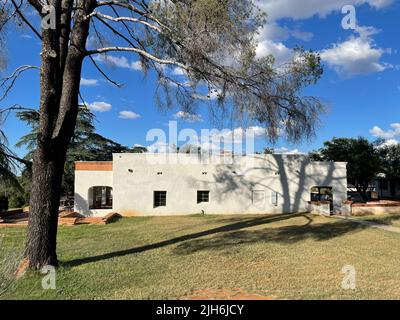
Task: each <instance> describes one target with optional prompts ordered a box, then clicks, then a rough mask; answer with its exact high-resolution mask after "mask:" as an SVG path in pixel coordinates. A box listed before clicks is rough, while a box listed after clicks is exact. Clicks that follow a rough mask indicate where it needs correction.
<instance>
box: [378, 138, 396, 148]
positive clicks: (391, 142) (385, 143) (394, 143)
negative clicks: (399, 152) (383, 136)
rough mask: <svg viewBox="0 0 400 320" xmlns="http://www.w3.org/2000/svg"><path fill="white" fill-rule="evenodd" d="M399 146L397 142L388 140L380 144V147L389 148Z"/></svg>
mask: <svg viewBox="0 0 400 320" xmlns="http://www.w3.org/2000/svg"><path fill="white" fill-rule="evenodd" d="M398 144H399V141H398V140H396V139H389V140H386V141H385V142H384V143H382V144H381V147H390V146H396V145H398Z"/></svg>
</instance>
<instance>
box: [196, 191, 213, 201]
mask: <svg viewBox="0 0 400 320" xmlns="http://www.w3.org/2000/svg"><path fill="white" fill-rule="evenodd" d="M202 202H210V191H197V203H202Z"/></svg>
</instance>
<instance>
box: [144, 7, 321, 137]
mask: <svg viewBox="0 0 400 320" xmlns="http://www.w3.org/2000/svg"><path fill="white" fill-rule="evenodd" d="M150 8H151V12H152V14H153V15H154V16H155V17H156V18H157V20H158V21H160V22H161V25H163V26H165V27H164V30H163V32H162V33H161V34H160V33H159V32H151V31H148V32H147V33H144V34H146V35H147V37H146V39H145V40H143V41H144V43H145V44H146V48H147V49H148V51H151V52H152V53H154V54H155V55H156V56H159V57H168V58H170V59H171V60H173V61H176V62H177V63H179V64H181V65H182V66H183V67H182V68H183V69H184V71H185V74H186V75H187V76H188V78H189V81H187V83H186V84H190V85H185V84H181V83H179V82H177V81H176V80H175V81H174V79H171V78H170V77H169V76H168V75H167V74H165V73H164V72H163V71H162V70H158V72H157V75H158V80H159V81H158V82H159V86H158V87H157V95H156V97H157V103H158V104H159V105H161V106H168V107H169V106H172V105H174V103H175V102H177V103H179V104H180V105H181V106H182V107H183V109H184V111H189V112H190V111H192V110H193V109H194V108H195V106H196V102H197V101H196V97H198V96H199V91H201V89H203V91H204V89H206V90H207V91H208V92H207V93H206V96H208V97H209V96H210V93H211V92H217V95H218V97H217V99H214V100H213V101H209V103H210V105H212V106H213V107H214V108H212V109H213V111H212V112H211V113H212V116H213V117H214V116H219V113H218V111H220V112H221V115H220V116H221V118H226V117H227V116H228V114H229V115H233V118H235V120H242V119H243V118H247V120H250V121H254V122H259V123H261V124H262V125H265V127H266V128H268V130H267V135H266V136H267V138H269V139H270V140H271V141H276V139H278V137H279V133H280V132H284V133H285V137H286V138H287V140H290V141H292V142H296V141H299V140H301V138H304V137H306V138H310V137H312V136H313V135H314V134H315V129H316V127H317V126H318V125H319V116H320V114H321V113H322V112H323V111H324V106H323V104H322V103H321V101H319V100H318V99H317V98H315V97H302V96H301V93H302V92H303V89H304V88H305V87H307V86H308V85H310V84H314V83H316V82H317V81H318V80H319V79H320V77H321V75H322V73H323V68H322V64H321V58H320V56H319V54H318V53H316V52H313V51H308V50H305V49H303V48H301V47H298V48H296V50H295V54H294V58H293V59H292V60H291V61H288V62H286V63H284V64H283V65H277V64H276V63H275V59H274V57H273V56H272V55H269V56H266V57H259V56H257V55H256V48H257V39H256V38H257V34H258V32H259V30H260V29H261V28H262V26H263V25H264V24H265V20H266V13H264V12H262V11H261V10H260V9H259V8H258V6H257V1H253V0H223V1H221V0H196V1H185V0H176V1H169V0H158V1H154V2H151V4H150ZM143 62H144V64H145V65H147V66H148V67H152V63H151V61H147V60H146V59H143ZM153 67H154V66H153ZM159 69H160V68H159ZM172 93H175V96H173V95H172ZM203 101H204V99H203ZM227 110H229V111H227Z"/></svg>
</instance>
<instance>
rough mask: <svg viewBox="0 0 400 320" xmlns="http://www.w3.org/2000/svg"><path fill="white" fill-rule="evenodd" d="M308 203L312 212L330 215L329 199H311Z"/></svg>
mask: <svg viewBox="0 0 400 320" xmlns="http://www.w3.org/2000/svg"><path fill="white" fill-rule="evenodd" d="M309 203H310V212H311V213H312V214H317V215H323V216H330V215H331V203H330V202H329V201H312V202H309Z"/></svg>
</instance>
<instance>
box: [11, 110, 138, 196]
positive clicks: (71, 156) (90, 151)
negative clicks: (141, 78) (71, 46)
mask: <svg viewBox="0 0 400 320" xmlns="http://www.w3.org/2000/svg"><path fill="white" fill-rule="evenodd" d="M79 110H80V111H79V113H78V119H77V123H76V127H75V131H74V135H73V137H72V140H71V143H70V145H69V148H68V151H67V156H66V162H65V165H64V176H63V181H62V189H61V190H62V195H65V196H68V195H73V191H74V178H75V162H76V161H111V160H112V154H113V153H120V152H132V151H131V150H130V149H129V148H128V147H124V146H122V145H120V144H119V143H116V142H114V141H112V140H110V139H107V138H105V137H103V136H101V135H100V134H98V133H96V132H95V127H94V125H93V120H94V118H93V114H92V113H91V112H90V111H89V110H88V109H87V108H86V107H83V106H81V108H80V109H79ZM17 117H19V118H20V119H21V120H23V121H24V122H26V123H27V124H28V125H29V126H30V127H31V128H32V130H31V132H29V133H28V134H27V135H25V136H23V137H22V138H21V139H20V140H19V141H18V143H17V145H16V146H17V147H22V146H24V147H26V148H27V150H28V154H27V155H26V156H25V160H27V161H32V158H33V154H34V152H35V149H36V142H37V133H38V127H39V112H37V111H36V110H24V111H20V112H18V113H17ZM133 152H135V151H133ZM26 174H28V173H26ZM29 186H30V185H29Z"/></svg>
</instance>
